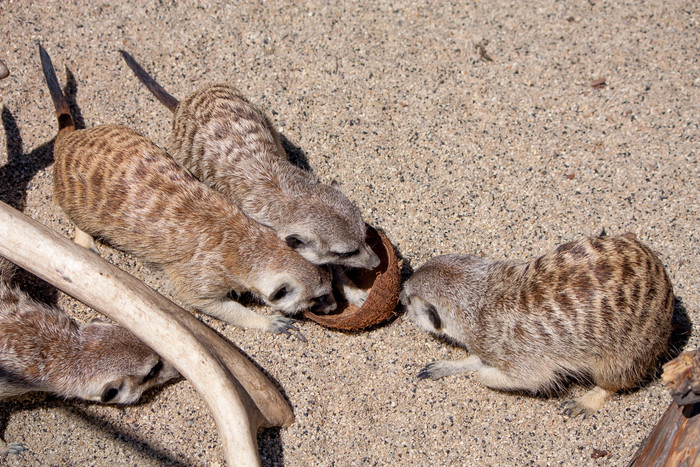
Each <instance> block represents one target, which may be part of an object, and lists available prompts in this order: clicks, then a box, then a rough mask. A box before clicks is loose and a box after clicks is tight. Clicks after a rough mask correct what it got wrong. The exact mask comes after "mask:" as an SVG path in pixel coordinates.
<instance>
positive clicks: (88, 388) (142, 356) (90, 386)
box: [77, 321, 179, 404]
mask: <svg viewBox="0 0 700 467" xmlns="http://www.w3.org/2000/svg"><path fill="white" fill-rule="evenodd" d="M80 335H81V339H82V349H81V352H82V358H83V360H84V361H85V364H86V366H88V365H89V368H86V369H85V379H86V381H83V384H82V385H81V388H79V389H78V394H77V395H78V397H81V398H83V399H87V400H92V401H97V402H102V403H107V404H133V403H135V402H136V401H138V400H139V399H140V398H141V395H142V394H143V393H144V392H145V391H147V390H148V389H150V388H152V387H154V386H158V385H161V384H164V383H165V382H167V381H169V380H171V379H174V378H177V377H179V373H178V372H177V370H176V369H175V367H173V366H172V365H170V364H169V363H167V362H165V361H164V360H163V359H161V358H160V357H159V356H158V355H157V354H156V353H155V352H154V351H153V350H151V349H150V348H149V347H148V346H147V345H146V344H144V343H143V342H141V341H140V340H139V339H138V338H137V337H136V336H134V335H133V334H132V333H131V332H129V331H128V330H126V329H125V328H123V327H121V326H117V325H114V324H108V323H103V322H99V321H94V322H92V323H88V324H85V325H83V326H81V328H80Z"/></svg>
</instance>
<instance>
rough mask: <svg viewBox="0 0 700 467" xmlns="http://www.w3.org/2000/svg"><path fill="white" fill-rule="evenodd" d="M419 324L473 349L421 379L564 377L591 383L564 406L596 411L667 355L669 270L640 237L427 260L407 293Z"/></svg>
mask: <svg viewBox="0 0 700 467" xmlns="http://www.w3.org/2000/svg"><path fill="white" fill-rule="evenodd" d="M401 301H402V303H403V304H404V305H405V306H406V308H407V314H408V318H409V319H410V320H411V321H413V322H414V323H415V324H416V325H417V326H418V327H420V328H422V329H424V330H427V331H429V332H431V333H434V334H437V335H440V336H444V337H446V338H447V339H448V340H451V341H453V342H455V343H457V344H460V345H461V346H463V347H465V348H466V349H468V351H469V353H470V355H469V356H468V357H467V358H466V359H463V360H456V361H437V362H434V363H431V364H430V365H428V366H426V367H425V368H424V369H423V370H422V371H421V372H420V374H419V375H418V377H419V379H424V378H432V379H438V378H442V377H444V376H448V375H453V374H457V373H462V372H476V373H477V375H478V377H479V380H480V381H481V382H482V383H483V384H484V385H486V386H488V387H490V388H493V389H498V390H505V391H527V392H532V393H539V394H551V393H553V392H556V391H557V390H559V389H560V388H561V387H562V385H563V384H564V382H565V378H567V377H569V378H570V377H573V378H579V379H582V380H585V381H590V382H592V383H594V384H595V387H594V388H593V389H591V390H590V391H588V392H587V393H586V394H584V395H583V396H582V397H580V398H578V399H577V400H575V401H570V402H568V403H566V404H565V406H566V410H565V412H566V413H568V414H569V415H574V416H575V415H579V414H584V416H585V415H587V414H593V413H595V412H597V411H598V410H599V409H600V407H601V406H602V405H603V403H604V402H605V400H606V399H607V398H608V396H610V395H611V394H613V393H615V392H617V391H620V390H623V389H629V388H633V387H635V386H637V385H639V383H641V382H642V381H643V380H644V379H645V378H647V377H649V376H651V375H653V373H654V370H655V368H656V366H657V363H658V360H659V358H660V357H661V356H663V354H664V353H665V352H666V350H667V346H668V339H669V337H670V334H671V317H672V314H673V303H674V295H673V288H672V286H671V281H670V280H669V277H668V275H667V274H666V270H665V269H664V266H663V264H662V263H661V261H660V260H659V259H658V258H657V256H656V255H655V254H654V253H653V252H652V251H651V250H650V249H649V248H648V247H647V246H645V245H643V244H642V243H640V242H639V241H637V240H636V237H635V236H634V234H626V235H624V236H617V237H591V238H585V239H583V240H579V241H575V242H571V243H567V244H564V245H561V246H559V247H558V248H556V249H555V250H553V251H551V252H549V253H547V254H545V255H543V256H541V257H539V258H537V259H536V260H534V261H530V262H516V261H489V260H487V259H483V258H479V257H476V256H468V255H464V256H463V255H444V256H437V257H435V258H432V259H430V260H429V261H428V262H427V263H425V264H424V265H423V266H421V267H420V268H418V270H417V271H416V272H415V274H414V275H413V276H412V277H411V278H409V279H408V280H407V281H406V283H405V285H404V290H403V292H402V295H401Z"/></svg>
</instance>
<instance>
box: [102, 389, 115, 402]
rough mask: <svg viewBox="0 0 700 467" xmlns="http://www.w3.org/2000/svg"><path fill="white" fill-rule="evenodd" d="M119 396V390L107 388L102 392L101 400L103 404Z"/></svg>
mask: <svg viewBox="0 0 700 467" xmlns="http://www.w3.org/2000/svg"><path fill="white" fill-rule="evenodd" d="M117 394H119V388H107V389H105V390H104V391H103V392H102V396H101V397H100V399H101V400H102V402H109V401H111V400H112V399H114V398H115V397H117Z"/></svg>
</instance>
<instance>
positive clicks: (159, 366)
mask: <svg viewBox="0 0 700 467" xmlns="http://www.w3.org/2000/svg"><path fill="white" fill-rule="evenodd" d="M162 368H163V362H161V361H158V363H156V364H155V365H153V368H151V371H149V372H148V374H147V375H146V376H144V377H143V380H142V381H141V383H146V382H148V381H150V380H152V379H153V378H155V377H156V376H158V373H160V370H161V369H162Z"/></svg>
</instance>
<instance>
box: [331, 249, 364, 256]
mask: <svg viewBox="0 0 700 467" xmlns="http://www.w3.org/2000/svg"><path fill="white" fill-rule="evenodd" d="M335 254H336V255H338V258H351V257H353V256H355V255H358V254H360V250H359V249H357V250H353V251H348V252H346V253H335Z"/></svg>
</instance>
